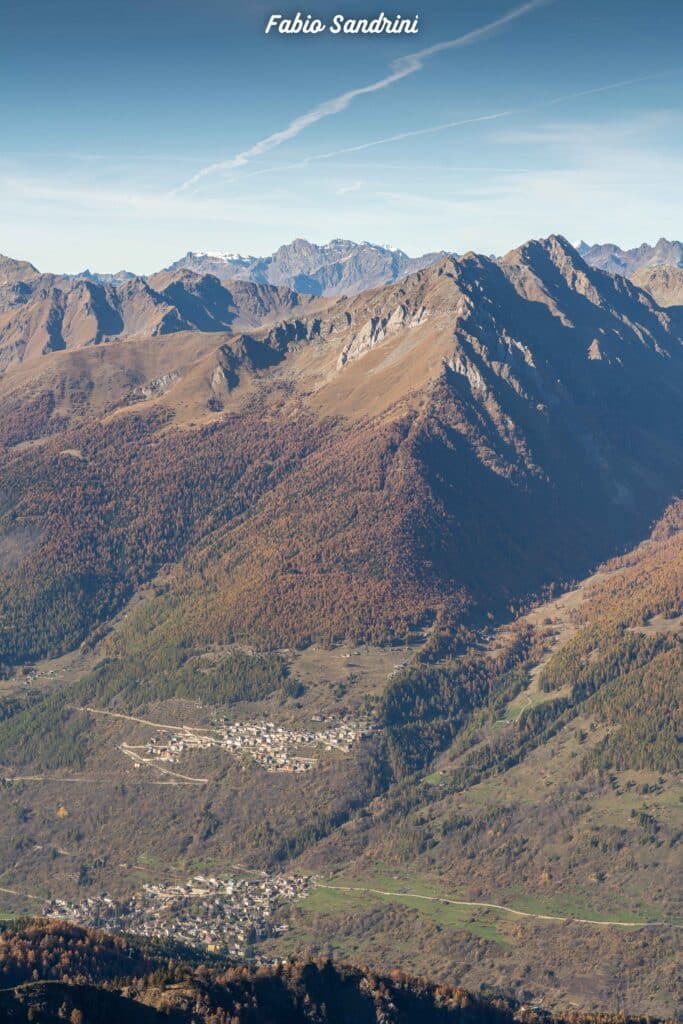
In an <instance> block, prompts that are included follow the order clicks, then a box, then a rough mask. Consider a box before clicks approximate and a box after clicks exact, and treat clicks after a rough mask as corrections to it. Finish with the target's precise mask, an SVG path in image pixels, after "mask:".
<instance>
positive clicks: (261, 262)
mask: <svg viewBox="0 0 683 1024" xmlns="http://www.w3.org/2000/svg"><path fill="white" fill-rule="evenodd" d="M445 255H446V253H444V252H434V253H425V255H424V256H418V257H416V258H412V259H411V257H409V256H407V255H406V254H405V253H404V252H402V251H401V249H393V248H391V247H389V246H383V245H373V244H371V243H370V242H360V243H357V242H350V241H348V240H347V239H344V238H334V239H332V241H331V242H328V243H327V244H326V245H315V244H314V243H312V242H307V241H306V239H305V238H296V239H294V241H293V242H291V243H290V244H289V245H281V246H280V248H279V249H277V250H276V251H275V252H274V253H273V255H272V256H265V257H257V256H241V255H238V254H235V253H222V252H188V253H187V255H185V256H183V258H182V259H180V260H178V261H177V262H175V263H172V264H171V266H170V267H169V268H168V269H169V270H179V269H187V270H193V271H195V272H197V273H210V274H215V275H216V276H217V277H219V278H220V279H221V280H239V281H254V282H255V283H257V284H272V285H278V286H280V287H286V288H291V289H292V290H293V291H297V292H302V293H304V294H306V295H342V294H344V295H356V294H357V293H358V292H361V291H365V290H366V289H368V288H375V287H377V286H378V285H382V284H389V283H390V282H392V281H397V280H399V278H402V277H406V276H407V275H408V274H412V273H414V272H415V271H417V270H421V269H422V268H423V267H426V266H429V264H431V263H435V262H436V261H437V260H438V259H440V258H441V257H443V256H445Z"/></svg>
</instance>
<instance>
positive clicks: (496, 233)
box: [0, 0, 683, 273]
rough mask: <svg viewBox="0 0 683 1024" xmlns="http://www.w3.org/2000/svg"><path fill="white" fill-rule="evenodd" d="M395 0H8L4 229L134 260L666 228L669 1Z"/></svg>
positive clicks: (682, 90) (50, 256) (101, 257)
mask: <svg viewBox="0 0 683 1024" xmlns="http://www.w3.org/2000/svg"><path fill="white" fill-rule="evenodd" d="M413 3H414V5H411V0H400V4H399V6H397V7H390V6H388V0H384V3H383V6H382V5H380V3H377V4H373V3H372V0H370V2H365V3H362V4H361V3H359V2H358V0H350V2H348V3H344V2H343V0H339V2H332V0H319V2H315V3H314V2H311V3H310V4H308V5H306V4H305V3H304V2H303V0H301V2H300V3H299V5H298V9H299V10H301V11H302V12H303V13H311V14H314V15H317V16H319V17H321V18H322V19H323V20H325V21H330V20H331V17H332V15H333V14H334V13H343V14H346V15H348V16H366V17H368V16H373V15H375V14H377V13H378V12H379V11H380V10H382V9H383V10H385V11H386V13H387V14H392V15H393V14H394V13H401V14H404V15H406V16H411V17H412V16H414V15H415V14H419V16H420V29H421V30H420V33H419V35H417V36H415V35H412V36H405V37H396V36H394V37H391V36H382V37H360V36H346V37H340V36H336V37H335V36H331V35H329V34H327V33H325V34H322V35H318V36H316V37H310V36H288V37H284V36H278V35H272V34H271V35H269V36H266V35H265V34H264V31H263V29H264V26H265V23H266V21H267V18H268V16H269V15H270V14H272V13H273V12H278V11H280V12H282V13H283V14H286V13H290V14H291V13H293V12H294V11H295V10H296V9H297V5H295V6H293V7H284V6H280V5H279V4H278V2H277V0H273V2H272V3H262V2H260V0H258V2H253V3H251V4H246V3H244V2H242V3H239V4H238V3H236V2H233V0H193V3H192V4H188V3H187V2H186V0H183V2H181V0H118V2H114V0H88V2H84V0H62V2H59V0H35V2H33V3H28V2H26V0H22V2H19V0H4V3H3V4H2V8H1V12H0V97H1V99H0V131H1V135H0V137H1V138H2V140H3V145H2V149H1V151H0V251H2V252H4V253H6V254H8V255H12V256H15V257H20V258H25V259H30V260H31V261H32V262H34V263H35V264H36V265H37V266H39V267H40V268H41V269H44V270H54V271H68V272H75V271H77V270H79V269H83V268H84V267H85V266H89V267H91V268H92V269H98V270H116V269H118V268H120V267H123V266H125V267H127V268H129V269H132V270H135V271H137V272H140V273H145V272H149V271H152V270H154V269H157V268H159V267H160V266H163V265H165V264H167V263H169V262H170V261H171V260H172V259H175V258H177V257H178V256H180V255H182V254H183V253H184V252H186V251H187V250H188V249H210V250H212V249H222V250H228V251H239V252H246V253H255V254H265V253H268V252H270V251H272V250H273V249H274V248H276V247H277V246H278V245H280V244H281V243H283V242H286V241H290V240H291V239H292V238H294V237H297V236H305V237H308V238H311V239H312V240H314V241H327V240H329V239H330V238H333V237H340V236H341V237H348V238H354V239H357V240H361V239H369V240H371V241H377V242H384V243H388V244H391V245H397V246H400V247H401V248H403V249H405V250H406V251H407V252H409V253H410V254H411V255H415V254H417V253H419V252H423V251H427V250H431V249H449V250H455V251H459V252H463V251H466V250H467V249H476V250H478V251H481V252H503V251H505V250H507V249H509V248H511V247H513V246H515V245H518V244H520V243H521V242H522V241H524V240H525V239H527V238H529V237H538V236H541V235H546V234H549V233H550V232H553V231H559V232H562V233H563V234H565V235H567V236H568V237H569V238H571V239H572V240H576V239H578V238H580V237H582V238H586V239H587V240H588V241H607V240H609V241H616V242H618V243H620V244H622V245H635V244H638V243H639V242H641V241H644V240H645V241H654V240H656V239H657V238H658V237H660V236H661V235H665V236H667V237H669V238H672V237H673V238H681V237H683V203H682V201H681V181H683V55H682V54H681V46H680V42H681V39H682V38H683V3H680V2H679V0H649V2H648V3H647V4H645V3H643V2H642V0H620V2H618V3H617V2H613V0H555V2H548V3H542V2H539V3H533V2H532V3H531V4H527V5H525V6H524V8H523V9H520V5H516V4H515V2H514V0H510V2H504V0H448V2H439V0H424V2H422V3H419V0H413ZM463 37H465V38H463ZM456 40H458V41H459V42H454V41H456ZM445 43H448V44H449V45H447V46H444V45H443V44H445ZM425 51H426V52H425ZM420 53H422V56H419V55H418V56H415V55H416V54H420Z"/></svg>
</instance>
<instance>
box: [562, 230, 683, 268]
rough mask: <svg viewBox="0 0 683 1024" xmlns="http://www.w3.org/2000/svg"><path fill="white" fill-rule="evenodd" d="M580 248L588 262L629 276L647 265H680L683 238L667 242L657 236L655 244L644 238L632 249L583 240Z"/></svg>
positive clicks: (682, 261) (682, 254)
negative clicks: (595, 243) (640, 243)
mask: <svg viewBox="0 0 683 1024" xmlns="http://www.w3.org/2000/svg"><path fill="white" fill-rule="evenodd" d="M579 252H580V254H581V256H583V258H584V259H585V261H586V263H590V265H591V266H593V267H598V268H599V269H600V270H607V271H609V273H610V274H622V275H623V276H624V277H630V276H631V275H632V274H634V273H635V272H636V271H637V270H642V269H644V268H646V267H659V266H664V265H665V264H667V265H669V266H673V267H683V242H669V241H668V240H667V239H666V238H660V239H659V241H658V242H657V244H656V245H648V244H647V242H643V244H642V245H639V246H637V247H636V248H635V249H621V248H620V247H619V246H618V245H614V244H613V243H606V244H604V245H587V244H586V242H580V243H579Z"/></svg>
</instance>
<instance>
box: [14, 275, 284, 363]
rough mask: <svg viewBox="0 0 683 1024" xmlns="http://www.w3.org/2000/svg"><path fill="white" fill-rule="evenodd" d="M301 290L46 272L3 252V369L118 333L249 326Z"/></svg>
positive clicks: (278, 313)
mask: <svg viewBox="0 0 683 1024" xmlns="http://www.w3.org/2000/svg"><path fill="white" fill-rule="evenodd" d="M300 304H301V300H300V299H299V297H298V296H296V295H294V294H293V293H291V292H289V291H287V290H286V289H281V288H273V287H271V286H269V285H254V284H251V283H247V282H240V283H236V284H235V285H234V286H232V288H231V289H228V288H226V287H224V286H223V285H221V283H220V282H219V281H218V279H217V278H215V277H209V276H206V275H205V276H198V275H196V274H193V273H191V272H189V271H181V272H177V273H161V274H157V275H154V276H153V277H151V278H149V279H148V280H145V279H143V278H139V277H133V276H130V277H128V278H124V279H119V278H116V279H114V280H112V281H99V280H95V279H93V278H91V277H58V276H56V275H54V274H40V273H39V272H38V271H36V269H35V268H34V267H32V266H31V265H30V264H27V263H21V262H19V261H15V260H10V259H7V258H6V257H2V259H0V373H2V371H3V370H6V369H7V368H8V367H10V366H12V365H15V364H16V363H19V362H22V361H24V360H33V359H35V358H36V357H38V356H41V355H46V354H49V353H52V352H57V351H62V350H65V349H66V350H72V349H81V348H85V347H88V346H92V345H98V344H99V343H101V342H103V341H107V340H110V339H111V338H116V337H135V338H145V337H156V336H158V335H165V334H169V333H174V332H178V331H186V330H193V331H202V332H207V331H208V332H215V331H228V330H232V329H233V327H235V326H241V327H242V328H245V327H246V328H249V327H254V326H257V325H259V324H261V323H263V322H267V321H269V320H272V319H276V318H279V317H282V316H284V315H285V314H288V313H289V312H290V311H291V310H292V309H294V308H295V307H297V306H299V305H300Z"/></svg>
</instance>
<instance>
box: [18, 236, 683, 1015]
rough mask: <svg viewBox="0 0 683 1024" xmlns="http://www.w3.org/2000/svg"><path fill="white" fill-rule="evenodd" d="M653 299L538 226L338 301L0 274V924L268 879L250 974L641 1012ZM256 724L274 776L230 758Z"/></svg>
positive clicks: (679, 411)
mask: <svg viewBox="0 0 683 1024" xmlns="http://www.w3.org/2000/svg"><path fill="white" fill-rule="evenodd" d="M648 272H650V271H648ZM639 273H642V271H639ZM658 274H661V275H664V271H658ZM666 275H667V276H666V279H663V280H662V281H660V284H661V287H662V289H663V291H664V292H665V293H666V295H667V296H668V295H669V294H670V293H671V291H672V281H673V282H674V284H673V287H675V277H676V275H675V274H673V272H672V271H668V270H667V271H666ZM656 283H657V282H656V281H654V283H653V284H652V289H653V291H652V292H650V291H648V290H646V289H644V288H643V287H640V286H639V285H638V284H637V283H635V282H634V281H632V280H630V279H628V278H627V277H624V276H622V275H620V274H617V275H615V274H611V273H608V272H606V271H603V270H601V269H599V268H596V267H593V266H591V265H590V264H589V263H587V262H586V260H585V259H584V258H582V256H581V255H580V253H579V252H578V251H577V250H576V249H575V248H574V247H573V246H571V245H570V244H569V243H568V242H567V240H566V239H565V238H563V237H561V236H558V235H553V236H550V237H549V238H546V239H539V240H532V241H529V242H527V243H525V244H523V245H522V246H520V247H519V248H517V249H514V250H512V251H511V252H509V253H507V254H506V255H505V256H503V257H500V258H497V259H496V258H492V257H487V256H482V255H478V254H476V253H472V252H470V253H466V254H464V255H462V256H458V257H456V256H453V255H445V256H441V257H440V258H439V259H436V260H435V261H434V262H430V264H429V265H428V266H425V267H422V268H421V269H419V270H417V271H415V272H413V273H409V274H407V275H406V276H400V277H398V278H397V279H391V280H389V281H388V282H386V283H382V284H379V285H378V286H377V287H373V288H370V289H368V290H363V291H360V292H358V293H357V294H343V295H339V296H335V295H327V296H325V295H310V294H309V295H302V294H300V293H298V292H295V291H292V290H290V289H288V288H287V287H285V286H282V285H280V284H274V283H269V282H266V283H264V282H254V281H237V282H235V281H223V280H220V279H219V278H218V277H217V276H216V275H215V274H206V273H196V272H195V271H193V270H192V269H188V268H178V267H176V268H175V269H170V270H168V271H162V272H160V273H159V274H156V275H152V276H151V277H149V278H146V279H141V278H133V279H130V280H122V281H118V282H116V283H113V282H110V281H107V282H98V281H92V280H87V279H85V278H76V279H66V278H62V277H58V276H54V275H43V274H39V272H38V271H37V270H36V269H35V268H34V267H33V266H31V265H30V264H27V263H19V262H17V261H11V260H7V259H5V260H4V261H3V262H2V264H1V265H0V302H1V303H2V306H1V309H2V312H1V313H0V317H1V320H0V325H1V326H2V331H1V332H0V352H1V353H2V366H3V372H2V373H1V374H0V451H1V454H2V461H1V466H2V468H1V469H0V665H1V666H2V677H3V678H2V681H1V682H2V696H1V697H0V764H1V765H2V776H3V779H4V782H3V787H5V788H4V789H3V792H6V796H7V799H6V800H5V801H4V802H3V804H2V809H1V810H0V861H1V863H2V866H3V869H4V874H3V876H2V879H1V881H2V887H3V888H2V892H3V893H4V898H5V899H6V900H7V901H8V903H10V904H11V909H12V910H17V911H18V910H21V911H22V912H23V911H26V910H27V909H30V907H31V906H33V908H34V911H35V910H37V909H38V906H39V903H40V901H41V900H44V901H45V902H47V901H48V900H52V901H54V900H56V899H60V900H69V901H71V902H73V903H76V902H77V903H78V904H79V906H80V905H81V904H82V903H83V902H84V900H86V899H87V898H88V897H89V896H91V895H96V894H98V893H99V894H101V893H102V892H103V891H104V892H107V893H109V894H111V895H112V896H113V897H115V898H116V899H117V900H118V899H120V900H124V899H130V898H131V894H132V893H135V892H137V893H140V892H142V891H147V890H145V888H144V887H145V886H149V885H160V884H161V883H163V884H164V885H167V884H170V882H169V879H176V880H177V878H178V877H181V878H182V877H191V876H194V875H199V876H201V877H202V878H204V879H206V878H210V877H214V876H216V877H220V876H221V873H222V872H227V871H228V870H231V871H232V870H233V866H234V865H240V868H239V870H240V871H242V870H244V871H247V872H263V871H265V872H267V873H268V874H267V876H261V875H259V876H258V877H259V878H261V879H262V878H264V877H268V878H270V877H271V875H273V874H274V873H279V874H282V873H288V872H290V873H293V874H295V875H297V876H299V875H300V876H305V877H306V878H308V879H313V880H314V881H313V882H311V883H310V892H308V894H307V895H306V897H305V898H302V900H301V902H300V904H299V903H296V904H295V905H294V906H292V907H290V908H289V910H288V911H287V912H285V910H284V909H282V914H283V917H282V918H279V917H278V918H276V920H275V924H277V925H278V928H276V927H275V926H274V925H273V927H271V926H270V925H269V926H268V927H267V928H266V927H264V929H263V933H262V934H261V933H259V935H258V936H252V938H253V940H254V943H258V944H259V950H260V951H261V952H262V954H263V955H264V956H268V957H272V958H276V957H277V958H280V957H282V956H283V955H285V956H286V955H287V951H288V950H289V951H290V952H291V951H292V949H296V950H297V952H299V953H303V952H304V949H308V952H309V953H310V952H313V953H314V954H316V955H317V954H319V953H325V952H326V951H328V950H330V949H332V950H334V951H337V952H339V953H343V955H344V956H345V957H347V958H353V959H356V960H358V959H361V960H362V961H363V962H368V963H371V964H372V965H375V966H376V967H377V968H378V969H379V968H382V969H384V968H387V967H389V966H390V965H391V966H394V965H395V964H396V962H397V960H399V961H400V963H401V966H404V965H405V966H406V968H408V969H410V970H411V971H414V972H417V973H421V974H425V973H429V974H430V975H431V976H432V977H434V978H436V979H438V980H440V981H443V982H451V981H453V979H455V978H458V979H461V978H462V979H465V980H466V983H467V985H468V986H469V987H474V988H477V987H479V986H484V985H487V984H488V985H490V986H492V987H493V988H494V990H495V991H496V992H498V993H502V994H504V995H505V997H506V998H514V999H518V1000H519V999H524V1000H525V1001H526V1000H540V999H541V998H543V999H546V1000H547V1003H546V1004H545V1005H551V1006H552V1007H555V1008H561V1007H565V1008H566V1007H567V1006H568V1005H569V1004H570V1003H577V1004H578V1005H579V1006H580V1007H581V1008H582V1009H584V1010H597V1009H601V1008H605V1007H608V1006H609V1007H612V1008H618V1009H619V1010H623V1011H624V1012H627V1013H642V1014H645V1013H650V1014H654V1015H657V1014H659V1015H666V1014H672V1013H673V1012H675V1011H674V1006H675V1003H676V998H677V997H676V992H677V981H676V975H675V972H676V955H675V947H676V940H677V936H678V929H679V928H680V904H679V899H678V891H677V886H676V881H675V879H676V872H677V862H678V857H679V854H680V841H681V835H682V833H681V828H680V789H679V788H677V787H678V785H679V784H678V782H677V775H676V773H677V772H679V771H680V767H681V763H680V743H679V741H678V737H679V734H680V722H679V715H680V701H678V700H677V695H679V694H680V685H681V679H682V678H683V669H682V665H683V661H682V654H681V650H682V649H681V635H682V634H681V629H680V621H681V612H682V611H683V609H682V608H681V602H680V594H681V579H682V578H683V575H682V574H683V555H682V553H681V538H682V537H683V533H682V532H681V527H682V525H683V513H682V512H681V505H680V501H678V500H677V499H678V496H679V495H680V492H681V485H682V481H683V401H682V399H683V372H682V371H683V330H682V328H681V319H680V316H679V310H678V309H677V303H676V302H674V303H673V304H672V305H670V306H667V305H665V304H664V303H663V302H662V303H661V304H660V302H658V301H657V300H656V298H655V297H654V290H655V284H656ZM653 524H656V525H655V527H654V529H653ZM598 566H601V567H600V568H599V570H598V571H597V572H596V571H595V570H596V567H598ZM226 722H227V723H230V724H231V725H232V726H233V727H235V728H242V727H243V728H244V729H245V730H247V733H245V735H248V736H249V737H251V738H250V739H249V741H248V742H245V744H244V750H243V751H242V754H235V753H234V752H233V753H229V752H228V751H227V750H225V749H223V748H220V749H219V748H218V747H217V746H216V745H214V746H212V745H211V743H210V742H209V740H208V739H206V737H211V736H212V735H214V733H217V732H218V731H219V730H220V729H221V728H223V726H224V723H226ZM263 723H266V724H267V723H271V725H272V728H273V729H275V728H276V726H277V728H278V729H280V730H282V731H283V733H284V732H286V733H287V735H289V736H295V737H299V739H298V740H297V741H296V742H297V743H301V744H302V745H303V750H304V753H303V754H301V756H299V755H297V756H295V757H291V758H289V760H287V761H286V763H285V764H284V766H282V765H280V766H277V765H274V763H273V761H272V760H271V761H269V760H268V759H267V758H265V760H264V759H263V758H262V760H261V761H258V760H256V759H254V757H252V756H251V755H250V754H249V751H250V750H252V748H253V747H254V745H255V744H256V742H257V741H256V740H255V739H254V738H253V737H254V735H258V734H259V732H258V729H265V728H266V726H265V725H264V724H263ZM321 723H322V724H321ZM271 725H269V726H268V728H271ZM257 726H258V728H257ZM335 728H336V729H343V728H347V729H348V730H349V731H348V733H346V734H345V735H347V736H351V735H352V736H355V737H356V738H355V739H354V740H353V741H351V740H350V739H347V740H344V741H343V742H342V741H339V740H338V739H337V740H335V741H334V742H330V741H329V739H325V738H324V737H325V736H327V735H328V732H329V731H333V730H334V729H335ZM248 729H252V730H255V731H254V732H251V733H249V732H248ZM325 730H328V732H325ZM166 732H168V733H169V734H170V735H172V737H173V738H174V739H173V744H175V745H172V744H169V745H168V749H167V748H166V746H165V745H164V744H163V743H162V742H161V740H160V735H161V734H162V733H163V734H164V735H166ZM319 734H322V735H323V739H322V740H320V739H316V738H315V737H316V736H319ZM335 735H336V734H335ZM190 736H192V737H193V739H192V742H190ZM200 736H204V737H205V740H201V739H198V737H200ZM302 736H303V737H304V741H301V739H300V737H302ZM306 737H308V739H306ZM240 742H241V741H240ZM291 743H292V744H294V743H295V741H294V740H291ZM306 744H308V746H306ZM316 744H317V746H316ZM335 744H336V745H335ZM171 747H172V749H171ZM155 752H156V753H155ZM162 753H163V759H162ZM268 756H272V754H270V753H269V755H268ZM304 762H305V763H306V765H308V767H302V764H303V763H304ZM79 783H81V784H80V785H79ZM159 785H164V786H166V787H167V788H166V789H165V790H164V791H163V792H164V799H163V800H159V799H158V796H159V790H158V788H157V787H158V786H159ZM264 885H265V882H264ZM107 898H109V896H108V897H107ZM188 899H189V897H188ZM36 901H38V902H36ZM183 905H184V904H183ZM209 923H210V915H209ZM280 924H283V925H285V926H286V927H283V928H282V929H281V930H278V929H279V925H280ZM622 926H623V927H622ZM208 927H209V925H208V924H207V928H208ZM550 929H552V934H550V931H549V930H550ZM549 935H550V937H549ZM207 941H208V940H207ZM242 941H244V942H245V943H247V939H246V938H243V940H242ZM248 944H249V945H252V944H253V943H251V941H250V942H249V943H248ZM596 964H598V965H599V966H598V967H596Z"/></svg>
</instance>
